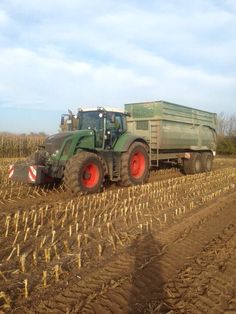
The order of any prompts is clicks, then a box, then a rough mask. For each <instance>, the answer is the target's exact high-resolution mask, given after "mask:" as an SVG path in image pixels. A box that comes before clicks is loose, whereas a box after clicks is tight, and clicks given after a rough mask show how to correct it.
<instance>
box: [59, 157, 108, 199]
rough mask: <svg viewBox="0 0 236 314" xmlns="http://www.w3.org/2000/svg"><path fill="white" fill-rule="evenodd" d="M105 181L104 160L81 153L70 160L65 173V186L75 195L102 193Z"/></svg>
mask: <svg viewBox="0 0 236 314" xmlns="http://www.w3.org/2000/svg"><path fill="white" fill-rule="evenodd" d="M103 181H104V169H103V162H102V158H101V157H100V156H98V155H96V154H94V153H90V152H79V153H78V154H76V155H74V156H73V157H71V158H70V159H69V161H68V162H67V164H66V167H65V171H64V185H65V187H66V189H67V190H69V191H71V192H72V193H74V194H78V193H79V192H83V193H96V192H100V191H101V188H102V185H103Z"/></svg>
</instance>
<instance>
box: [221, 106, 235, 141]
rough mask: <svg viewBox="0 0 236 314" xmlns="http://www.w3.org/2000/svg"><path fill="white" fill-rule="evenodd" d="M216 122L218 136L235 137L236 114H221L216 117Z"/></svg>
mask: <svg viewBox="0 0 236 314" xmlns="http://www.w3.org/2000/svg"><path fill="white" fill-rule="evenodd" d="M217 120H218V135H219V136H223V137H224V136H230V137H234V136H236V114H226V113H224V112H221V113H220V114H219V115H218V118H217Z"/></svg>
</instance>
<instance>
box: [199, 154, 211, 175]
mask: <svg viewBox="0 0 236 314" xmlns="http://www.w3.org/2000/svg"><path fill="white" fill-rule="evenodd" d="M201 155H202V171H203V172H210V171H211V170H212V165H213V155H212V153H210V152H205V153H202V154H201Z"/></svg>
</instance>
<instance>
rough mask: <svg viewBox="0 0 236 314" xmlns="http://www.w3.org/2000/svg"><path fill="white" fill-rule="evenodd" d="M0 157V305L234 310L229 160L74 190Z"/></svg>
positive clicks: (235, 175)
mask: <svg viewBox="0 0 236 314" xmlns="http://www.w3.org/2000/svg"><path fill="white" fill-rule="evenodd" d="M13 162H14V159H11V158H5V159H4V158H3V159H0V226H1V227H0V313H101V314H102V313H170V314H173V313H199V314H200V313H236V159H234V158H223V157H217V158H216V159H215V162H214V170H213V171H212V172H211V173H203V174H198V175H189V176H184V175H182V174H181V173H180V172H179V170H178V169H175V168H174V169H173V168H172V169H162V170H159V171H156V172H152V173H151V176H150V179H149V183H148V184H146V185H143V186H135V187H130V188H125V189H118V188H117V187H116V186H115V185H112V186H111V187H109V188H107V189H106V190H105V191H104V192H103V193H100V194H95V195H90V196H80V197H77V198H74V197H72V196H71V195H70V194H69V193H68V192H65V191H64V190H63V188H62V187H54V186H46V187H43V188H41V187H33V186H28V185H23V184H16V183H12V182H9V180H8V178H7V173H8V167H9V165H10V164H11V163H13Z"/></svg>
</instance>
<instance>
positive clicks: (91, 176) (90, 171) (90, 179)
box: [82, 163, 100, 188]
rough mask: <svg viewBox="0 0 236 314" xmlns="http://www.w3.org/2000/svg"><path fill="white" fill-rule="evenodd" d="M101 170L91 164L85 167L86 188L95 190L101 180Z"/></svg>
mask: <svg viewBox="0 0 236 314" xmlns="http://www.w3.org/2000/svg"><path fill="white" fill-rule="evenodd" d="M99 175H100V173H99V169H98V167H97V165H95V164H93V163H91V164H88V165H86V166H85V167H84V169H83V173H82V183H83V185H84V187H86V188H93V187H94V186H95V185H96V184H97V183H98V180H99Z"/></svg>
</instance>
